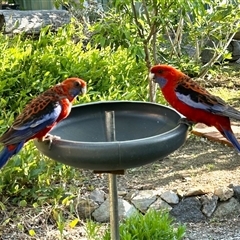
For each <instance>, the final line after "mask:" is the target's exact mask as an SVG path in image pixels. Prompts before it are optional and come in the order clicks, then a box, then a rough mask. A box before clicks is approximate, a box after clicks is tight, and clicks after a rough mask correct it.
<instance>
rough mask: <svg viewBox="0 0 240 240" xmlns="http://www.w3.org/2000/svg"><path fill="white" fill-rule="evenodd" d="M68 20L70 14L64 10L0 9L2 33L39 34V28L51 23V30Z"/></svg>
mask: <svg viewBox="0 0 240 240" xmlns="http://www.w3.org/2000/svg"><path fill="white" fill-rule="evenodd" d="M69 22H70V14H69V12H67V11H64V10H39V11H19V10H0V30H1V23H2V25H3V23H5V26H4V33H6V34H9V33H11V34H12V33H13V34H15V33H22V32H24V33H26V34H39V33H40V30H41V28H43V27H45V26H48V25H51V30H52V31H56V30H57V29H58V28H59V27H61V26H63V25H65V24H67V23H69Z"/></svg>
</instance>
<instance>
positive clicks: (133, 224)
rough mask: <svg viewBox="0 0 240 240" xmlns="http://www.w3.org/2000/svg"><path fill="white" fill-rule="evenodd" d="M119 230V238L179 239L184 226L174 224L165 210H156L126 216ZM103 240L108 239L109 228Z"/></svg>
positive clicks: (138, 239)
mask: <svg viewBox="0 0 240 240" xmlns="http://www.w3.org/2000/svg"><path fill="white" fill-rule="evenodd" d="M119 231H120V238H121V239H124V240H146V239H147V240H156V239H158V240H180V239H183V237H184V235H185V227H184V226H177V227H176V226H174V224H173V220H172V219H171V218H170V217H169V214H168V213H167V212H159V211H156V210H150V211H148V212H147V213H146V214H145V215H142V214H141V213H137V214H136V215H134V216H131V217H129V218H127V219H126V220H125V221H124V222H123V223H122V224H121V225H120V227H119ZM103 240H110V230H108V231H106V232H105V235H104V236H103Z"/></svg>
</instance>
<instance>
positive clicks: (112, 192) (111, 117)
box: [105, 111, 120, 240]
mask: <svg viewBox="0 0 240 240" xmlns="http://www.w3.org/2000/svg"><path fill="white" fill-rule="evenodd" d="M105 122H106V133H107V140H108V141H109V142H111V141H116V135H115V134H116V132H115V114H114V111H109V112H107V111H106V112H105ZM108 181H109V203H110V229H111V240H120V236H119V215H118V194H117V175H116V173H114V172H111V173H109V174H108Z"/></svg>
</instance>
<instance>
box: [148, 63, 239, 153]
mask: <svg viewBox="0 0 240 240" xmlns="http://www.w3.org/2000/svg"><path fill="white" fill-rule="evenodd" d="M150 78H152V79H153V81H154V82H156V83H158V85H159V86H160V88H161V91H162V94H163V96H164V98H165V99H166V100H167V102H168V103H169V104H170V105H171V106H172V107H173V108H175V109H176V110H177V111H178V112H180V113H181V114H182V115H184V116H185V117H186V118H187V120H189V121H190V122H193V123H204V124H206V125H208V126H214V127H215V128H216V129H217V130H218V131H219V132H220V133H221V134H222V135H223V136H224V137H225V138H226V139H228V140H229V141H230V142H231V143H232V145H233V146H234V147H235V148H236V150H237V151H238V152H240V144H239V142H238V140H237V139H236V137H235V136H234V133H233V131H232V129H231V122H230V118H233V119H235V120H240V112H239V111H238V110H236V109H234V108H233V107H231V106H229V105H228V104H227V103H226V102H224V101H223V100H222V99H221V98H220V97H218V96H214V95H212V94H211V93H209V92H208V91H207V90H206V89H204V88H203V87H201V86H200V85H199V84H197V83H196V82H195V81H193V80H192V79H191V78H190V77H189V76H187V75H185V74H184V73H182V72H181V71H179V70H177V69H175V68H174V67H172V66H169V65H163V64H162V65H156V66H153V67H152V68H151V70H150Z"/></svg>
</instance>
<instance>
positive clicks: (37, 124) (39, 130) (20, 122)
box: [0, 78, 87, 168]
mask: <svg viewBox="0 0 240 240" xmlns="http://www.w3.org/2000/svg"><path fill="white" fill-rule="evenodd" d="M86 86H87V85H86V83H85V82H84V81H83V80H82V79H79V78H68V79H66V80H64V81H63V82H62V83H60V84H57V85H55V86H53V87H52V88H50V89H48V90H47V91H45V92H43V93H42V94H41V95H39V96H38V97H36V98H35V99H33V100H32V101H31V102H30V103H29V104H28V105H26V107H25V108H24V109H23V111H22V113H21V114H20V115H19V116H18V117H17V118H16V119H15V121H14V123H13V124H12V126H11V127H10V128H9V129H8V130H7V131H6V132H5V133H4V134H3V135H2V136H1V137H0V143H2V144H3V149H2V151H1V152H0V168H2V167H3V166H4V165H5V164H6V162H7V161H8V159H10V158H11V157H12V156H13V155H15V154H17V153H18V152H19V151H20V150H21V148H22V147H23V145H24V143H26V142H27V141H28V140H30V139H33V138H36V139H38V140H41V141H42V140H44V139H45V137H49V135H47V133H48V132H49V131H50V130H51V129H52V128H53V127H54V126H55V125H56V124H57V123H58V122H59V121H61V120H62V119H64V118H66V117H67V116H68V115H69V113H70V111H71V106H72V101H73V100H74V99H75V98H76V97H77V96H78V95H82V94H84V93H85V92H86ZM50 138H51V137H50Z"/></svg>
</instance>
